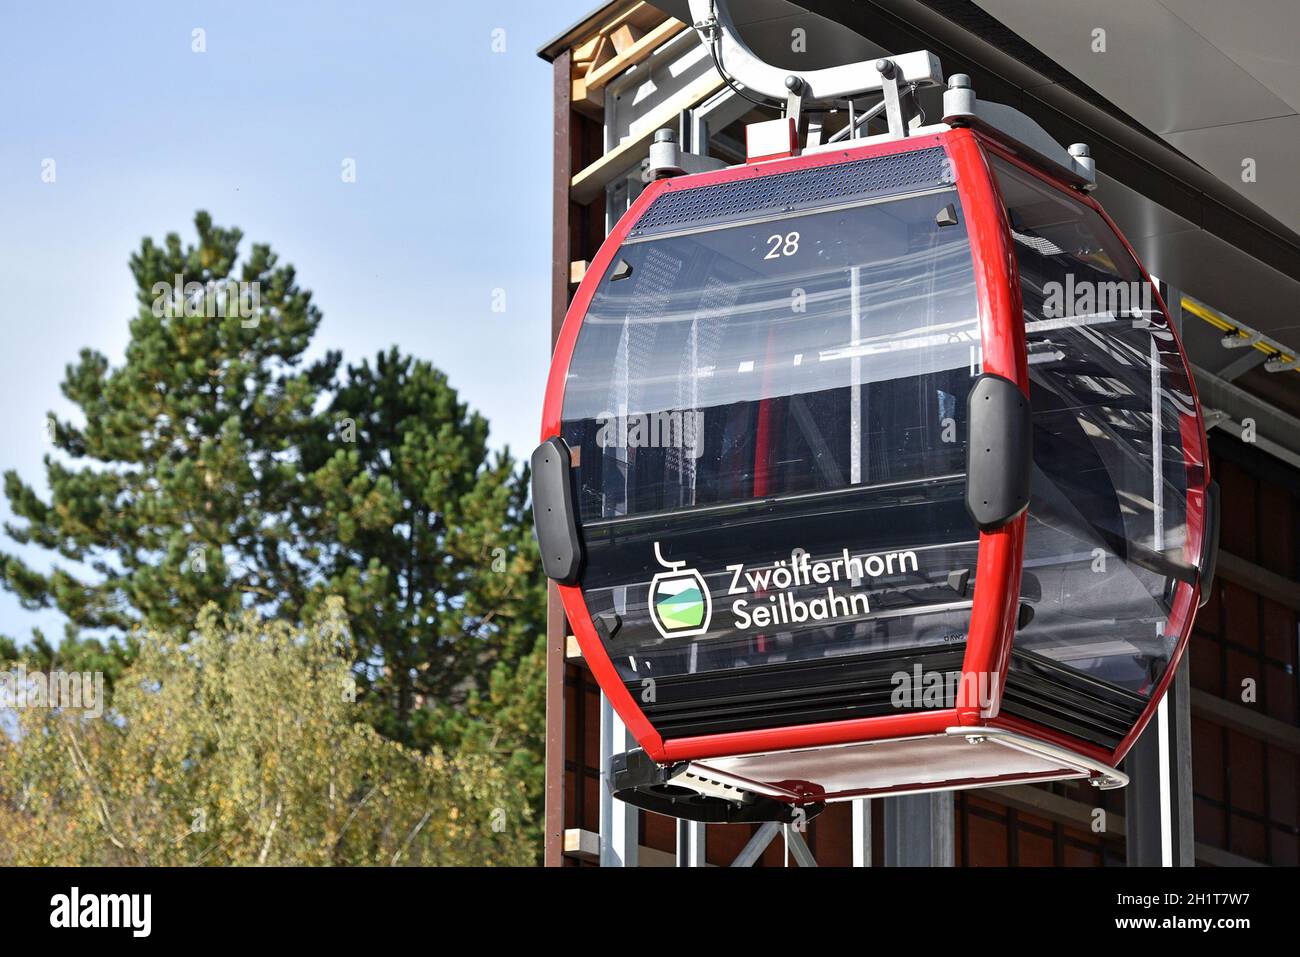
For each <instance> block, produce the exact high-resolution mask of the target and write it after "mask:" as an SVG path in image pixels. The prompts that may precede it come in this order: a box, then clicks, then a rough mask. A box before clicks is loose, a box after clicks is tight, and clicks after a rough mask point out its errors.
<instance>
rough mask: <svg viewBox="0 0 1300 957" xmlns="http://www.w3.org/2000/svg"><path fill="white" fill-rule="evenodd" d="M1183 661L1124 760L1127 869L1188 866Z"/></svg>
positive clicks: (1191, 846)
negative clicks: (1127, 778) (1125, 774)
mask: <svg viewBox="0 0 1300 957" xmlns="http://www.w3.org/2000/svg"><path fill="white" fill-rule="evenodd" d="M1188 668H1189V662H1188V658H1187V656H1184V657H1183V660H1182V662H1181V663H1180V664H1179V666H1178V671H1177V672H1176V673H1175V675H1174V680H1173V682H1172V683H1171V684H1170V686H1169V690H1168V692H1167V693H1166V694H1165V697H1164V699H1163V700H1162V701H1161V702H1160V706H1159V708H1158V709H1157V710H1156V715H1155V718H1154V719H1152V721H1151V723H1150V724H1148V725H1147V727H1146V730H1144V731H1143V732H1142V736H1141V737H1140V738H1138V740H1137V743H1136V744H1135V745H1134V746H1133V749H1132V750H1131V751H1129V753H1128V756H1127V757H1126V758H1125V759H1124V769H1125V771H1126V772H1128V775H1129V786H1128V788H1127V790H1126V791H1125V792H1124V817H1125V821H1126V822H1127V834H1126V848H1127V860H1128V865H1129V867H1193V866H1195V863H1196V846H1195V841H1194V839H1193V834H1192V736H1191V679H1190V677H1189V671H1188Z"/></svg>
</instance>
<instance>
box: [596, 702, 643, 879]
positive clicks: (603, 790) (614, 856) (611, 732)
mask: <svg viewBox="0 0 1300 957" xmlns="http://www.w3.org/2000/svg"><path fill="white" fill-rule="evenodd" d="M632 747H635V742H634V741H632V740H631V736H630V735H629V734H628V731H627V727H626V726H625V725H624V724H623V719H622V718H620V717H619V716H618V712H616V711H615V710H614V707H613V705H611V704H610V703H609V699H608V698H606V697H605V696H604V694H602V695H601V696H600V866H601V867H636V866H637V848H638V847H639V846H640V840H639V837H640V835H639V831H640V817H639V816H638V812H637V809H636V808H634V807H633V806H632V805H630V804H627V803H626V802H624V801H620V800H618V799H617V798H615V797H614V788H613V781H612V779H611V774H612V763H613V762H612V758H613V756H614V755H615V754H616V753H621V752H623V751H626V750H628V749H629V748H632Z"/></svg>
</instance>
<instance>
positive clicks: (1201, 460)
mask: <svg viewBox="0 0 1300 957" xmlns="http://www.w3.org/2000/svg"><path fill="white" fill-rule="evenodd" d="M977 139H978V140H979V142H980V145H981V146H982V147H983V148H984V149H985V150H986V151H987V152H990V153H994V154H996V155H997V156H998V157H999V158H1001V159H1003V160H1005V161H1006V162H1009V163H1011V164H1013V165H1015V166H1016V167H1017V168H1019V169H1021V170H1023V171H1024V172H1026V173H1029V174H1030V175H1031V176H1034V177H1035V178H1036V179H1038V180H1039V181H1040V182H1042V183H1045V184H1046V185H1048V186H1050V187H1052V188H1053V189H1056V190H1058V191H1060V192H1062V193H1066V194H1068V195H1069V196H1071V197H1072V198H1073V199H1075V200H1077V201H1078V202H1081V203H1083V205H1085V206H1087V207H1089V208H1090V209H1092V210H1095V211H1096V212H1097V214H1098V215H1100V216H1101V218H1102V221H1103V222H1105V223H1106V225H1107V226H1108V227H1109V228H1110V231H1111V232H1112V233H1114V235H1115V237H1116V238H1117V239H1119V241H1120V242H1121V243H1122V244H1123V245H1124V248H1125V250H1127V251H1128V254H1129V255H1130V256H1131V257H1133V261H1134V262H1135V263H1137V267H1138V270H1139V271H1140V272H1141V274H1142V278H1143V279H1144V280H1145V281H1146V282H1147V284H1148V285H1150V286H1151V290H1152V294H1153V295H1154V297H1155V302H1156V304H1157V305H1158V306H1159V307H1160V312H1161V314H1162V315H1163V316H1164V320H1165V326H1166V328H1167V329H1168V330H1169V331H1170V333H1171V334H1172V335H1173V341H1174V345H1175V346H1176V347H1177V349H1178V357H1179V359H1180V360H1181V361H1182V367H1183V372H1184V373H1185V375H1186V382H1187V390H1188V392H1189V394H1190V395H1191V397H1192V407H1193V408H1194V409H1195V410H1196V415H1195V417H1194V418H1193V417H1191V416H1187V415H1184V416H1182V417H1181V419H1180V423H1179V427H1180V429H1181V431H1182V438H1183V443H1182V445H1183V461H1184V464H1185V465H1186V467H1187V541H1186V543H1185V545H1184V550H1185V553H1187V557H1188V559H1189V560H1190V561H1192V562H1193V563H1195V562H1197V561H1199V559H1200V555H1201V552H1202V550H1203V547H1204V538H1205V501H1206V496H1207V494H1208V491H1209V486H1210V452H1209V443H1208V440H1207V438H1206V435H1205V420H1204V418H1203V416H1202V414H1201V400H1200V396H1198V395H1197V392H1196V382H1195V380H1194V378H1193V376H1192V373H1191V365H1190V364H1189V363H1188V361H1187V352H1186V350H1184V349H1183V340H1182V338H1181V337H1180V336H1179V335H1178V330H1177V329H1175V328H1174V323H1173V318H1172V317H1171V316H1170V315H1169V308H1168V306H1166V305H1165V301H1164V298H1163V297H1162V296H1161V295H1160V288H1159V286H1157V285H1156V284H1155V282H1153V281H1152V279H1151V274H1150V273H1148V272H1147V269H1146V267H1145V266H1144V265H1143V264H1142V260H1141V258H1139V256H1138V254H1137V251H1136V250H1135V249H1134V248H1133V246H1132V244H1130V243H1129V241H1128V239H1127V237H1125V235H1124V234H1123V232H1121V231H1120V228H1119V226H1117V225H1116V224H1115V221H1114V220H1113V219H1111V218H1110V215H1109V214H1108V213H1107V212H1106V210H1105V209H1103V208H1102V206H1101V204H1100V203H1098V202H1097V201H1096V200H1095V199H1093V198H1092V196H1090V195H1089V194H1087V193H1081V192H1079V191H1078V190H1076V189H1073V188H1071V186H1070V185H1069V184H1068V183H1066V182H1065V181H1064V180H1061V179H1059V178H1057V177H1055V176H1052V175H1051V174H1050V173H1048V172H1047V171H1045V170H1042V169H1040V168H1038V167H1036V166H1034V165H1032V164H1030V163H1027V162H1025V161H1024V160H1022V159H1020V157H1018V156H1016V155H1015V154H1014V153H1013V152H1012V151H1011V150H1009V149H1008V148H1006V147H1005V146H1003V145H1002V144H1001V143H999V142H997V140H995V139H993V138H992V137H989V136H985V135H982V134H977ZM993 183H994V187H995V188H996V179H993ZM996 208H997V209H998V210H1003V209H1005V208H1006V207H1005V204H1004V203H1003V202H1002V200H1001V194H1000V192H999V194H998V202H997V203H996ZM1000 215H1002V217H1003V219H1004V220H1005V214H1000ZM1007 230H1008V235H1009V226H1008V227H1007ZM1010 269H1011V272H1010V276H1011V279H1012V283H1011V285H1012V287H1013V288H1014V289H1015V290H1016V295H1017V296H1019V289H1020V274H1019V269H1018V267H1017V266H1016V262H1015V256H1014V255H1012V258H1011V263H1010ZM1025 381H1026V384H1027V381H1028V380H1027V379H1026V380H1025ZM1198 476H1199V481H1198ZM1199 603H1200V583H1199V582H1197V583H1196V584H1195V585H1189V584H1187V583H1186V582H1180V583H1179V586H1178V590H1177V592H1176V593H1175V595H1174V601H1173V607H1172V608H1171V609H1170V613H1169V624H1170V628H1171V630H1172V629H1173V628H1174V627H1175V626H1176V627H1177V631H1178V642H1177V643H1176V644H1175V645H1174V652H1173V654H1172V655H1171V656H1170V659H1169V664H1168V666H1167V667H1166V668H1165V672H1164V674H1163V675H1161V678H1160V681H1159V682H1157V684H1156V687H1155V688H1154V689H1153V690H1152V693H1151V696H1150V700H1149V701H1148V702H1147V706H1146V707H1145V708H1144V709H1143V711H1142V714H1141V716H1139V718H1138V720H1137V722H1136V723H1135V724H1134V725H1133V727H1132V728H1131V729H1130V730H1129V733H1128V734H1127V735H1125V736H1124V738H1123V740H1122V741H1120V743H1119V744H1118V745H1117V746H1116V748H1115V750H1114V751H1108V750H1107V749H1105V748H1101V747H1098V746H1097V745H1095V744H1092V743H1091V742H1088V741H1084V740H1082V739H1080V738H1075V737H1072V736H1070V735H1066V734H1061V733H1059V732H1056V731H1053V730H1051V729H1049V728H1044V727H1041V726H1040V725H1037V724H1034V723H1032V722H1029V721H1025V720H1023V719H1019V718H1014V717H1011V716H1009V715H1007V716H998V717H995V719H994V720H992V721H991V722H990V724H991V725H992V726H994V727H1002V728H1006V729H1007V730H1011V731H1019V732H1021V733H1026V734H1033V735H1036V736H1038V737H1039V738H1041V739H1043V740H1044V741H1048V742H1050V743H1052V744H1057V745H1060V746H1062V747H1065V748H1069V749H1070V750H1071V751H1074V752H1076V753H1077V754H1082V755H1085V756H1088V757H1093V758H1095V759H1097V760H1100V761H1104V762H1105V763H1107V764H1110V765H1112V766H1113V765H1116V764H1118V763H1119V762H1120V761H1121V760H1122V759H1123V758H1124V755H1126V754H1127V753H1128V752H1129V749H1130V748H1132V747H1133V744H1134V743H1135V742H1136V741H1137V739H1138V737H1139V736H1140V735H1141V734H1142V731H1143V730H1144V729H1145V728H1146V726H1147V723H1148V722H1149V721H1150V720H1151V718H1152V716H1154V715H1155V713H1156V709H1157V708H1159V707H1160V701H1161V699H1162V698H1163V697H1164V695H1165V692H1166V691H1167V690H1168V688H1169V684H1170V682H1172V681H1173V680H1174V675H1175V674H1176V673H1177V671H1178V665H1179V662H1180V661H1181V660H1182V657H1183V653H1184V652H1185V651H1186V649H1187V642H1188V641H1189V639H1190V638H1191V634H1192V624H1193V622H1194V620H1195V617H1196V609H1197V607H1198V605H1199ZM1010 650H1011V649H1010V645H1009V644H1008V647H1007V651H1008V654H1009V653H1010Z"/></svg>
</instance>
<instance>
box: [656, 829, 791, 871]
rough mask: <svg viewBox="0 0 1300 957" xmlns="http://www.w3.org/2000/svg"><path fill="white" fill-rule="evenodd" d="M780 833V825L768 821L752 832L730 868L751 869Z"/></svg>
mask: <svg viewBox="0 0 1300 957" xmlns="http://www.w3.org/2000/svg"><path fill="white" fill-rule="evenodd" d="M685 823H686V822H685V821H681V822H679V826H680V825H681V824H685ZM780 831H781V825H780V824H778V823H776V822H775V821H768V822H767V823H766V824H764V825H763V826H762V827H760V828H759V829H758V830H757V831H755V832H754V836H753V837H751V838H750V839H749V841H748V842H747V843H746V844H745V846H744V847H743V848H742V849H741V851H740V853H739V854H737V855H736V859H735V860H734V861H732V862H731V866H732V867H753V866H754V864H755V863H757V861H758V859H759V858H760V857H762V856H763V852H764V851H766V850H767V846H768V845H769V844H771V843H772V839H773V838H775V837H776V836H777V834H779V833H780ZM679 833H680V831H679ZM678 840H679V841H680V838H678Z"/></svg>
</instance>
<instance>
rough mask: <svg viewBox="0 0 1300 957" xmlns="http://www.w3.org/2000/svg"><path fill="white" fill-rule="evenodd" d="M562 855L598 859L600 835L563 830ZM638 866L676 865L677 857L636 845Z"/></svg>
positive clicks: (588, 859)
mask: <svg viewBox="0 0 1300 957" xmlns="http://www.w3.org/2000/svg"><path fill="white" fill-rule="evenodd" d="M564 856H565V857H572V858H576V859H577V860H580V861H590V862H591V863H593V864H594V863H596V862H598V861H599V860H600V835H599V834H597V833H596V832H595V831H584V830H582V829H581V828H576V827H571V828H569V829H568V830H566V831H565V832H564ZM637 866H638V867H676V866H677V858H676V856H675V855H674V854H671V853H670V852H668V851H661V850H659V849H658V848H656V847H646V846H645V845H644V844H641V845H639V846H638V847H637Z"/></svg>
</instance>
